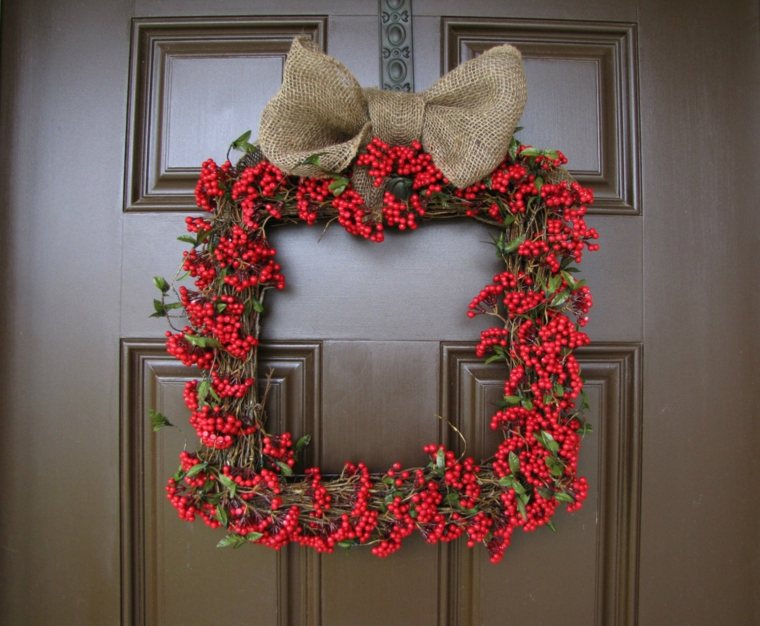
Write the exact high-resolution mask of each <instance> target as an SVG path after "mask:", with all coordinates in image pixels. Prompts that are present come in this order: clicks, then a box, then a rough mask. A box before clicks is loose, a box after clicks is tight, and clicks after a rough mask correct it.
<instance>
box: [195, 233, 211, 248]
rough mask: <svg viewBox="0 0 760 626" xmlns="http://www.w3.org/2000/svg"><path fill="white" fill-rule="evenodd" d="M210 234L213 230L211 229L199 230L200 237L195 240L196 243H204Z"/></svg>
mask: <svg viewBox="0 0 760 626" xmlns="http://www.w3.org/2000/svg"><path fill="white" fill-rule="evenodd" d="M210 236H211V231H210V230H201V231H198V238H197V239H196V240H195V243H196V245H200V244H202V243H203V242H204V241H206V239H208V238H209V237H210Z"/></svg>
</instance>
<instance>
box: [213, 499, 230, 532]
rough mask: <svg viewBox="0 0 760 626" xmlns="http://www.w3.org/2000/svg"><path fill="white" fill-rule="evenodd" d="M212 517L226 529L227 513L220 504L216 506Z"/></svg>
mask: <svg viewBox="0 0 760 626" xmlns="http://www.w3.org/2000/svg"><path fill="white" fill-rule="evenodd" d="M214 517H215V518H216V519H217V521H218V522H219V523H220V524H221V525H222V526H224V527H225V528H227V522H228V519H227V511H225V510H224V507H223V506H222V505H221V504H219V505H217V507H216V512H215V513H214Z"/></svg>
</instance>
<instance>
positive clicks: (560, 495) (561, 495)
mask: <svg viewBox="0 0 760 626" xmlns="http://www.w3.org/2000/svg"><path fill="white" fill-rule="evenodd" d="M554 499H555V500H557V501H559V502H575V498H573V497H572V496H571V495H570V494H567V493H565V492H564V491H558V492H557V493H555V494H554Z"/></svg>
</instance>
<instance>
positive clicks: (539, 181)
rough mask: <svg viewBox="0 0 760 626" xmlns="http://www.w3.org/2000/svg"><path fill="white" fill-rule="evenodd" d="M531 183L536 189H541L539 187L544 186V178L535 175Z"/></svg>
mask: <svg viewBox="0 0 760 626" xmlns="http://www.w3.org/2000/svg"><path fill="white" fill-rule="evenodd" d="M533 184H534V185H535V186H536V189H537V190H538V191H541V187H543V186H544V179H543V178H541V177H540V176H536V180H534V181H533Z"/></svg>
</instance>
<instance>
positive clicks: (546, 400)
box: [543, 393, 554, 406]
mask: <svg viewBox="0 0 760 626" xmlns="http://www.w3.org/2000/svg"><path fill="white" fill-rule="evenodd" d="M552 400H554V396H552V394H550V393H545V394H544V397H543V401H544V404H545V405H546V406H548V405H550V404H551V403H552Z"/></svg>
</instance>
